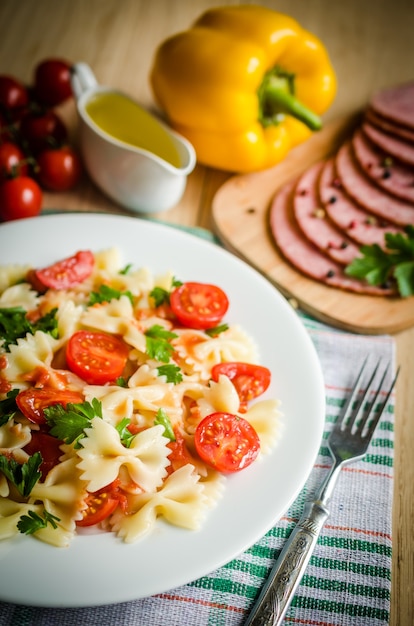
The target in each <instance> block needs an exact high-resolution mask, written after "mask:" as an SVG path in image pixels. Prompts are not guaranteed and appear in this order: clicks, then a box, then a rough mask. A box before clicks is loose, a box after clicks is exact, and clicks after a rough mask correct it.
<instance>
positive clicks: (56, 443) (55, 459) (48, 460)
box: [23, 430, 63, 479]
mask: <svg viewBox="0 0 414 626" xmlns="http://www.w3.org/2000/svg"><path fill="white" fill-rule="evenodd" d="M61 444H62V441H60V440H59V439H56V437H52V435H48V434H47V433H44V432H42V431H40V430H32V438H31V440H30V441H29V443H28V444H27V445H26V446H25V447H24V448H23V450H24V451H25V452H27V454H29V455H30V456H32V455H33V454H35V452H40V454H41V455H42V459H43V460H42V463H41V465H40V468H39V469H40V473H41V474H42V478H43V479H45V478H46V476H47V474H48V473H49V472H50V470H51V469H53V468H54V467H55V465H57V464H58V463H59V459H60V457H61V456H62V454H63V452H62V450H61V449H60V446H61Z"/></svg>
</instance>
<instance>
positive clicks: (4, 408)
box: [0, 389, 19, 426]
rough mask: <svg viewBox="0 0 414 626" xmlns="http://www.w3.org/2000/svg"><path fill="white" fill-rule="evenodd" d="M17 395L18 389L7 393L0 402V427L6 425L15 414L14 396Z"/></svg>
mask: <svg viewBox="0 0 414 626" xmlns="http://www.w3.org/2000/svg"><path fill="white" fill-rule="evenodd" d="M18 394H19V390H18V389H12V390H11V391H8V392H7V396H6V397H5V399H4V400H1V401H0V426H3V424H7V422H8V421H9V420H11V419H12V417H13V416H14V414H15V413H16V410H17V405H16V396H17V395H18Z"/></svg>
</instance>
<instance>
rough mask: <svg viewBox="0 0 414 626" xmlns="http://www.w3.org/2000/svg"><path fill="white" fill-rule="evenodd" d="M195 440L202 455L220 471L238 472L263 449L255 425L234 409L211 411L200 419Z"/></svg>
mask: <svg viewBox="0 0 414 626" xmlns="http://www.w3.org/2000/svg"><path fill="white" fill-rule="evenodd" d="M194 444H195V448H196V450H197V454H198V455H199V456H200V458H201V459H203V461H204V462H205V463H207V464H208V465H210V466H211V467H214V469H216V470H218V471H219V472H238V471H239V470H242V469H244V468H245V467H248V466H249V465H250V464H251V463H253V461H254V460H255V459H256V457H257V455H258V454H259V451H260V440H259V436H258V434H257V433H256V431H255V429H254V428H253V426H251V424H249V422H248V421H247V420H245V419H244V418H243V417H238V416H237V415H232V414H231V413H220V412H218V413H211V415H207V417H205V418H204V419H203V420H201V422H200V423H199V425H198V426H197V428H196V431H195V434H194Z"/></svg>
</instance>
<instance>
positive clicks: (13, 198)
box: [0, 176, 43, 221]
mask: <svg viewBox="0 0 414 626" xmlns="http://www.w3.org/2000/svg"><path fill="white" fill-rule="evenodd" d="M42 198H43V195H42V190H41V189H40V187H39V185H38V184H37V182H36V181H35V180H33V178H30V177H29V176H18V177H17V178H10V179H8V180H5V181H3V182H2V183H1V184H0V219H2V220H3V221H10V220H18V219H22V218H25V217H35V216H36V215H39V213H40V211H41V208H42Z"/></svg>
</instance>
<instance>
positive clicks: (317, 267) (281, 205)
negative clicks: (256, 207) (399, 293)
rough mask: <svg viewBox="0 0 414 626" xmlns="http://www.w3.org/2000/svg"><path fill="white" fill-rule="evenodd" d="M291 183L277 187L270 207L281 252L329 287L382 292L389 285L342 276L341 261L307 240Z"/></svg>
mask: <svg viewBox="0 0 414 626" xmlns="http://www.w3.org/2000/svg"><path fill="white" fill-rule="evenodd" d="M293 189H294V183H288V184H286V185H285V186H284V187H282V189H280V190H279V191H278V193H277V194H276V196H275V198H274V199H273V202H272V206H271V208H270V228H271V231H272V234H273V237H274V240H275V243H276V245H277V247H278V249H279V250H280V252H281V254H282V255H283V256H284V257H285V259H286V260H287V261H289V262H290V263H291V264H292V265H293V266H294V267H295V268H296V269H297V270H299V271H300V272H301V273H302V274H305V275H306V276H309V277H310V278H313V279H315V280H318V281H320V282H322V283H324V284H326V285H329V286H330V287H337V288H340V289H344V290H346V291H352V292H355V293H360V294H368V295H376V296H385V295H390V294H392V293H393V292H392V291H391V290H390V289H386V288H384V289H383V288H380V287H374V286H371V285H368V284H367V283H366V282H364V281H362V280H357V279H355V278H351V277H348V276H346V274H345V273H344V270H343V267H342V265H340V264H339V263H335V261H333V260H332V259H329V258H328V257H327V256H325V255H324V254H323V253H322V252H320V251H319V250H318V249H317V248H316V247H315V246H314V245H313V244H312V243H311V242H310V241H308V240H307V239H306V238H305V237H304V236H303V234H302V232H301V230H300V229H299V227H298V225H297V223H296V220H295V217H294V215H293V207H292V202H291V200H292V192H293Z"/></svg>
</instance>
